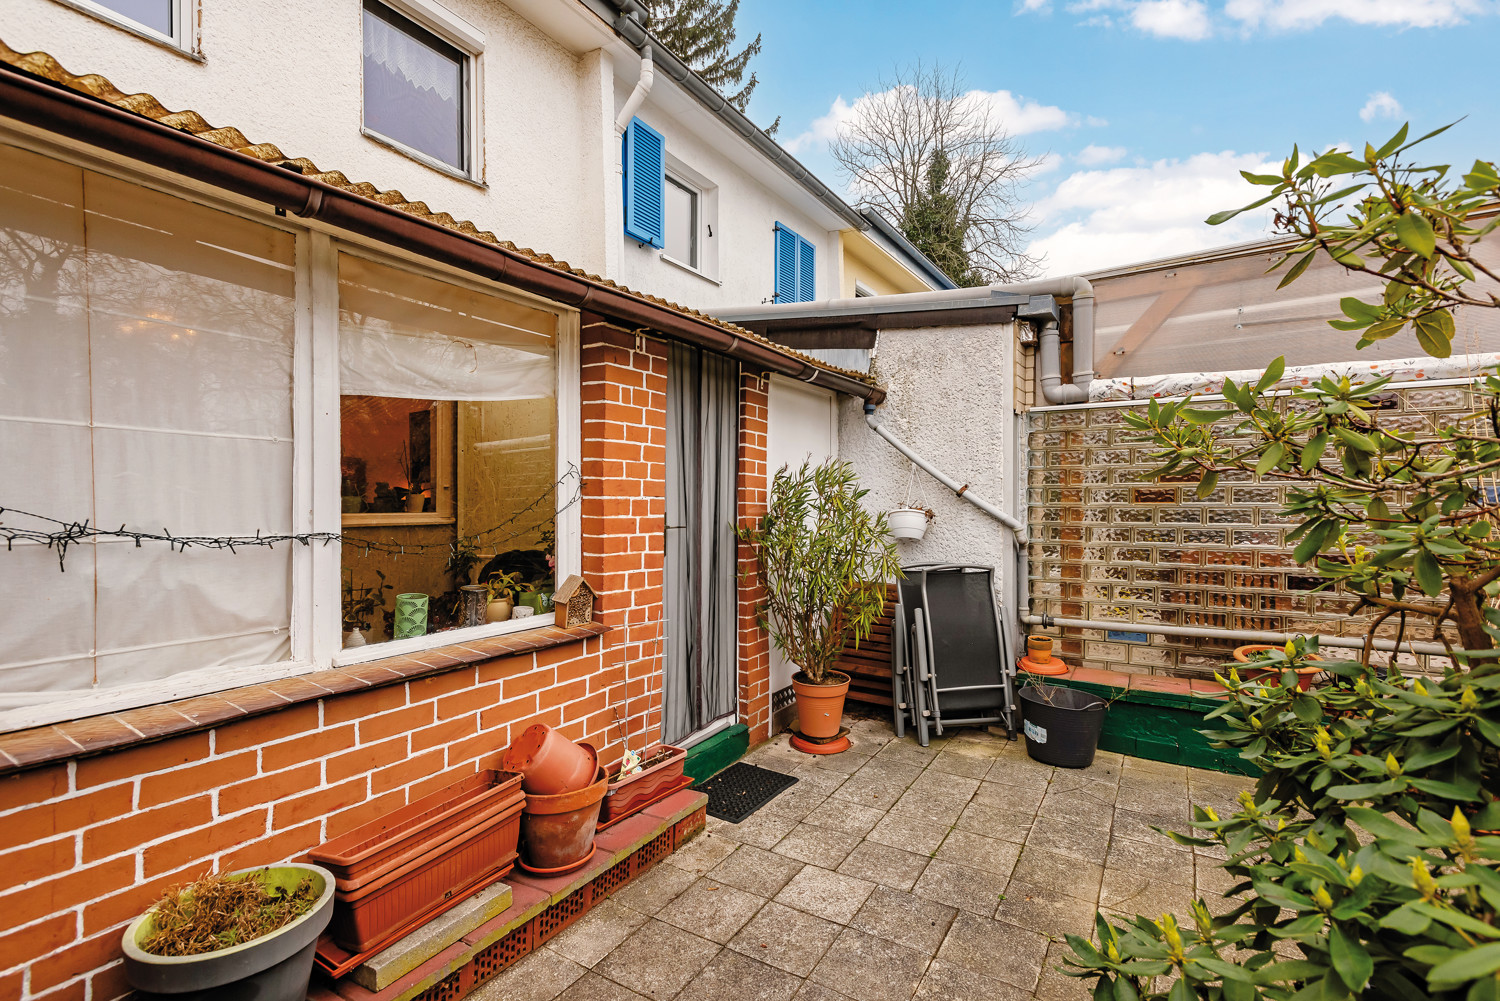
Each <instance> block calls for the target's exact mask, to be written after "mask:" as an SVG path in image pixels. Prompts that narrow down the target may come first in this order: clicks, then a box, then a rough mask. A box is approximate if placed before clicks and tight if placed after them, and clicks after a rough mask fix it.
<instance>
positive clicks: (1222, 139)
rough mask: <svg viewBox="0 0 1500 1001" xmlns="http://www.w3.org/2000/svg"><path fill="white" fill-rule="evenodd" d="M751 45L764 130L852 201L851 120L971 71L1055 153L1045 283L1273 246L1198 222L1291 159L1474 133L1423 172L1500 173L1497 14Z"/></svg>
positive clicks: (928, 31) (1125, 14)
mask: <svg viewBox="0 0 1500 1001" xmlns="http://www.w3.org/2000/svg"><path fill="white" fill-rule="evenodd" d="M739 30H740V33H741V38H742V39H745V38H751V37H754V35H755V34H756V33H757V32H759V33H761V34H762V35H763V36H764V39H765V50H764V51H763V52H762V54H761V55H760V56H759V57H758V58H757V60H756V61H755V62H754V64H753V66H754V68H755V70H756V72H757V73H758V74H759V77H760V81H761V82H760V86H759V88H758V89H757V90H756V92H755V97H754V100H753V101H752V103H751V106H750V117H751V118H752V119H754V120H755V121H757V122H759V123H761V124H766V123H769V122H770V121H771V120H772V119H774V118H775V117H776V116H777V115H781V116H782V120H781V131H780V132H779V134H778V139H779V140H780V141H781V142H782V143H783V144H784V145H786V146H788V148H790V149H791V150H792V151H793V152H794V153H796V155H797V156H798V157H799V158H800V159H802V160H803V162H805V163H806V164H807V165H808V166H809V167H811V168H813V169H814V170H815V171H816V172H817V173H818V174H819V175H820V176H822V177H823V178H824V179H825V180H826V181H827V182H828V183H830V184H831V185H833V186H834V187H836V188H840V189H842V188H843V187H844V179H843V178H842V177H840V176H839V173H838V170H837V169H836V167H835V165H834V163H833V161H832V160H831V159H830V158H829V156H828V155H827V137H828V135H829V134H830V132H831V130H832V129H833V128H834V127H835V126H836V122H837V120H838V118H839V116H840V115H841V114H848V113H849V112H848V109H849V108H851V107H853V106H854V102H855V101H856V100H857V99H858V98H859V96H860V95H861V94H863V93H864V92H865V91H866V90H867V89H873V88H875V87H876V86H877V85H878V83H879V80H880V77H881V75H882V74H883V73H888V71H889V70H890V69H891V68H892V67H893V66H895V65H897V64H905V63H909V62H911V61H913V60H916V59H922V60H924V61H927V62H932V61H935V60H936V61H941V62H943V63H945V64H948V65H955V64H956V65H958V66H959V67H960V69H961V70H962V73H963V76H964V79H965V82H966V84H967V85H968V87H970V88H972V89H974V90H978V91H983V92H986V93H988V94H990V95H991V96H990V98H989V99H990V100H991V101H992V103H993V106H994V107H995V108H996V109H998V110H1000V111H1001V112H1002V113H1003V114H1004V116H1005V117H1006V119H1007V120H1008V122H1009V123H1010V128H1011V131H1012V132H1014V133H1016V134H1017V135H1018V136H1019V137H1020V138H1021V140H1022V142H1023V143H1024V145H1025V147H1026V148H1027V151H1028V152H1030V153H1032V154H1034V155H1042V154H1046V164H1045V166H1044V167H1043V168H1042V170H1040V171H1039V172H1038V173H1037V174H1036V175H1035V176H1034V177H1033V179H1032V181H1031V183H1030V184H1029V185H1028V186H1027V187H1026V188H1025V189H1024V190H1023V198H1024V199H1026V200H1027V201H1028V202H1030V203H1031V204H1032V223H1033V225H1034V227H1035V228H1034V231H1033V234H1032V238H1033V245H1032V249H1033V251H1035V252H1042V253H1045V254H1046V255H1047V262H1046V264H1045V265H1044V268H1043V270H1044V272H1046V273H1050V274H1061V273H1067V272H1072V271H1079V270H1087V269H1091V268H1097V267H1105V266H1109V265H1113V264H1126V263H1131V262H1134V261H1141V260H1148V259H1151V258H1155V257H1163V256H1168V255H1171V254H1175V253H1182V252H1188V251H1192V250H1198V249H1202V248H1206V247H1212V246H1219V245H1223V244H1226V243H1233V242H1238V241H1240V240H1244V239H1252V238H1254V237H1256V236H1258V235H1262V234H1263V232H1264V229H1263V227H1264V217H1262V216H1256V217H1251V218H1246V217H1242V218H1241V219H1240V220H1237V221H1236V223H1235V224H1234V225H1233V226H1232V227H1218V228H1211V227H1207V226H1204V225H1202V222H1201V220H1202V219H1203V218H1204V217H1205V216H1207V215H1208V214H1209V213H1210V212H1213V211H1216V210H1218V209H1221V208H1228V207H1232V206H1237V205H1240V204H1243V203H1244V202H1247V201H1250V200H1251V198H1252V197H1254V196H1253V194H1252V192H1253V189H1252V188H1251V187H1250V186H1249V185H1248V184H1246V183H1245V182H1244V181H1243V180H1241V179H1240V177H1239V176H1238V173H1237V171H1238V170H1240V169H1246V168H1248V169H1255V168H1256V167H1257V166H1259V165H1261V164H1265V163H1267V162H1269V161H1271V160H1275V161H1277V162H1279V161H1280V159H1281V158H1282V157H1284V156H1285V155H1286V153H1287V152H1289V151H1290V149H1291V146H1292V143H1294V142H1297V143H1301V144H1302V146H1303V148H1309V147H1317V148H1323V147H1326V146H1329V145H1331V144H1334V143H1344V144H1349V143H1355V144H1359V145H1360V147H1361V148H1362V146H1363V143H1364V142H1365V141H1367V140H1374V141H1376V142H1377V143H1378V142H1380V141H1383V140H1384V139H1386V138H1388V137H1389V136H1390V134H1391V133H1392V132H1394V131H1395V129H1396V127H1398V126H1399V125H1400V123H1401V122H1402V121H1406V120H1410V121H1411V122H1412V127H1413V129H1420V130H1422V131H1429V130H1431V129H1433V128H1436V127H1437V126H1439V125H1442V124H1445V123H1447V122H1450V121H1453V120H1455V119H1458V118H1461V117H1463V116H1468V117H1467V118H1466V120H1465V121H1463V122H1462V123H1461V124H1459V125H1458V126H1457V127H1455V128H1454V129H1452V130H1450V131H1449V132H1448V133H1446V134H1445V135H1443V136H1441V137H1439V138H1438V139H1436V140H1433V141H1432V142H1431V143H1430V144H1429V148H1430V153H1429V154H1428V157H1427V158H1428V159H1429V160H1431V161H1432V162H1438V163H1458V164H1462V165H1463V166H1465V167H1467V165H1468V164H1469V163H1470V162H1472V161H1473V159H1474V158H1475V157H1483V158H1485V159H1489V160H1494V159H1496V158H1500V110H1497V107H1496V105H1497V98H1496V97H1495V95H1494V94H1493V88H1492V87H1490V86H1488V85H1487V84H1486V83H1485V82H1484V81H1486V80H1488V79H1490V78H1491V77H1492V74H1493V72H1494V69H1493V62H1494V59H1495V55H1496V53H1497V51H1500V46H1497V43H1500V0H999V2H993V3H986V2H982V0H948V2H944V3H909V2H891V0H885V2H881V0H866V2H862V3H833V2H825V0H819V2H812V0H742V3H741V6H740V17H739ZM1465 84H1467V86H1465Z"/></svg>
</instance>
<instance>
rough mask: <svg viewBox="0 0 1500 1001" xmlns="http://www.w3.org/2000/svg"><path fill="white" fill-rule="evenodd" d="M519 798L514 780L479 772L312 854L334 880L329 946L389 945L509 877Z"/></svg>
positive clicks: (355, 950)
mask: <svg viewBox="0 0 1500 1001" xmlns="http://www.w3.org/2000/svg"><path fill="white" fill-rule="evenodd" d="M524 800H525V796H524V794H523V793H522V790H521V776H520V775H516V774H513V773H511V772H509V771H484V772H480V773H479V774H477V775H474V776H471V777H470V778H467V779H464V780H463V781H461V782H456V783H454V784H453V785H451V786H448V787H447V788H445V789H443V790H441V791H440V792H436V793H433V794H432V795H431V796H427V797H424V798H423V799H419V800H417V801H416V802H414V803H411V804H409V805H407V806H405V807H403V808H402V809H400V810H397V811H395V812H394V813H391V814H388V815H386V816H384V817H381V818H380V819H379V820H373V821H371V822H370V823H368V824H365V825H364V826H362V827H357V828H355V829H354V830H353V831H350V832H349V833H348V834H346V835H344V836H343V837H340V838H335V839H334V840H332V841H329V842H326V843H325V844H323V845H320V846H319V847H317V848H315V849H313V850H312V851H311V852H309V853H308V855H309V856H311V857H312V859H313V860H314V861H316V862H318V863H320V864H321V865H323V866H324V867H325V868H327V869H328V870H329V871H331V872H332V873H333V875H334V877H335V882H334V885H335V887H336V891H335V894H334V899H335V901H336V906H335V908H334V912H333V921H332V923H331V924H330V926H329V931H330V932H331V933H332V934H333V938H334V941H335V942H337V943H338V944H339V945H340V946H341V947H343V948H344V949H347V950H349V951H350V952H352V953H362V952H366V951H369V950H371V949H374V948H377V947H379V946H381V945H384V944H388V943H389V942H390V941H393V940H394V939H395V938H396V937H399V935H401V934H404V932H405V931H408V930H410V929H411V928H412V927H414V926H416V925H417V924H420V923H422V922H423V921H425V920H428V919H430V918H432V917H433V916H435V915H436V914H438V913H441V912H442V911H443V910H445V909H446V908H447V907H449V906H451V905H452V904H453V903H456V902H457V901H459V900H462V899H463V898H464V897H465V896H466V895H467V893H468V892H472V891H474V890H478V889H480V888H481V887H483V886H487V885H489V884H490V883H493V882H494V881H495V880H497V879H499V878H500V877H502V876H504V875H505V874H506V873H508V872H510V870H511V867H512V866H513V865H514V864H515V861H516V842H517V839H518V838H519V836H520V827H521V809H522V805H523V802H524Z"/></svg>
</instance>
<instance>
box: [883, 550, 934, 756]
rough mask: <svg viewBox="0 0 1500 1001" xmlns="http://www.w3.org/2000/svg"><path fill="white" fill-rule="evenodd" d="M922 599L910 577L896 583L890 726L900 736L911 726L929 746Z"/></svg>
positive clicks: (925, 638)
mask: <svg viewBox="0 0 1500 1001" xmlns="http://www.w3.org/2000/svg"><path fill="white" fill-rule="evenodd" d="M921 600H922V591H921V587H920V585H919V584H917V583H915V582H914V581H912V580H911V579H910V578H908V579H906V580H902V581H899V582H897V585H896V613H895V615H894V616H892V618H891V723H892V725H893V726H894V727H895V730H896V736H898V737H904V736H905V735H906V727H907V724H908V723H910V725H911V727H912V729H913V730H916V731H917V740H918V741H920V742H921V744H922V746H923V747H926V746H927V741H928V735H927V720H928V717H927V711H926V700H925V699H924V698H923V686H924V685H925V684H926V680H927V667H926V665H927V637H926V632H925V630H923V629H922V625H921V619H922V610H921V608H920V603H921Z"/></svg>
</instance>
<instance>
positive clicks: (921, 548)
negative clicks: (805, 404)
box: [839, 324, 1024, 623]
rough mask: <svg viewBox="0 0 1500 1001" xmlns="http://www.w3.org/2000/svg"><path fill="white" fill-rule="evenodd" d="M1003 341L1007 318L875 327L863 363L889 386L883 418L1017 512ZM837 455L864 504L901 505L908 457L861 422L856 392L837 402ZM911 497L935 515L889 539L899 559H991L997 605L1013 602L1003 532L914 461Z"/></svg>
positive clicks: (920, 450) (1007, 537)
mask: <svg viewBox="0 0 1500 1001" xmlns="http://www.w3.org/2000/svg"><path fill="white" fill-rule="evenodd" d="M1013 345H1014V327H1013V326H1012V325H1011V324H992V325H987V326H974V327H927V328H921V329H917V330H882V331H880V333H879V337H878V341H877V343H876V346H875V356H874V365H873V369H874V374H875V377H876V379H877V380H879V382H880V383H881V384H882V385H884V386H885V387H886V391H887V393H888V394H889V396H888V397H887V400H886V402H885V403H884V404H883V405H882V406H881V407H880V408H879V410H878V411H877V413H878V414H879V415H880V418H881V421H882V424H883V426H885V427H886V428H887V429H888V430H890V431H891V433H893V434H894V435H896V437H898V438H900V439H901V440H902V441H904V442H905V443H906V444H907V445H909V446H910V447H911V448H912V449H913V450H914V451H915V452H916V453H917V454H918V455H921V456H922V457H923V458H925V459H927V460H928V461H929V462H931V463H932V464H933V465H935V466H936V467H937V468H938V469H940V470H942V471H943V472H944V473H946V474H947V475H949V476H951V477H953V478H954V479H955V480H957V481H959V482H960V483H968V484H970V488H971V489H972V490H974V491H975V492H977V493H978V494H979V495H980V496H982V497H984V498H985V499H986V500H988V501H990V502H991V503H993V504H996V505H997V506H999V507H1000V508H1001V509H1002V510H1004V511H1006V512H1007V513H1009V514H1013V515H1017V516H1018V517H1024V512H1018V510H1017V507H1016V501H1015V497H1016V495H1017V483H1016V480H1015V448H1016V427H1017V425H1016V418H1015V415H1014V413H1013V410H1014V402H1013V395H1014V384H1013V374H1012V367H1011V366H1012V360H1011V357H1010V353H1011V351H1012V350H1014V347H1013ZM839 455H840V457H841V458H843V459H845V460H846V461H848V462H851V463H853V465H854V468H855V471H856V472H857V473H858V474H859V478H860V483H861V485H862V486H864V487H867V488H868V489H869V491H870V493H869V495H868V496H867V497H866V499H865V500H866V503H867V504H868V505H869V506H870V508H872V509H873V510H879V511H889V510H890V509H892V508H895V507H900V506H902V505H903V502H904V500H905V495H906V483H907V476H908V471H909V470H910V468H911V463H910V462H909V461H907V459H906V458H905V457H904V456H902V455H901V453H899V452H897V451H896V450H895V448H893V447H892V446H891V445H890V444H889V443H888V442H887V441H886V440H885V439H883V438H881V437H880V436H879V435H877V434H875V432H873V431H872V430H870V429H869V428H868V427H867V426H866V425H865V415H864V403H863V401H862V400H852V399H847V398H846V399H843V400H842V401H841V404H840V425H839ZM924 495H925V496H924ZM912 503H913V506H916V507H930V508H932V509H933V510H934V511H935V512H936V513H937V517H936V518H935V519H934V520H933V521H932V522H931V523H930V524H929V525H928V528H927V535H926V536H925V537H924V538H923V539H921V540H920V541H909V540H902V541H898V542H897V543H896V548H897V551H898V553H899V554H900V557H901V562H902V563H903V564H911V563H937V562H945V563H947V562H951V563H965V564H977V565H984V566H993V567H994V568H995V570H996V580H997V581H998V582H999V588H1000V592H1001V595H1002V596H1003V599H1004V603H1005V605H1006V606H1009V608H1010V609H1012V610H1013V609H1014V607H1015V606H1014V596H1015V574H1016V555H1015V554H1016V549H1015V544H1014V542H1013V537H1012V536H1011V533H1010V532H1009V531H1008V530H1007V529H1006V528H1005V527H1004V526H1003V525H1001V524H1000V523H999V522H997V521H995V520H994V519H992V518H990V517H989V516H988V515H986V514H985V513H984V512H982V511H980V510H979V509H978V508H976V507H974V506H973V505H972V504H969V503H967V502H965V501H962V500H960V499H958V498H957V497H956V496H954V494H953V492H952V491H951V490H948V489H947V488H946V487H944V486H943V485H942V484H940V483H938V482H937V481H936V480H934V479H933V478H932V477H930V476H928V475H927V474H926V473H924V472H922V471H921V470H920V469H919V470H917V472H916V476H915V478H914V480H913V488H912ZM1002 621H1004V622H1007V623H1010V622H1012V621H1013V613H1012V612H1009V611H1007V612H1006V614H1004V615H1002Z"/></svg>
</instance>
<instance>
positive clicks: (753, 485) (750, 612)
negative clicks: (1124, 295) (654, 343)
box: [737, 371, 771, 746]
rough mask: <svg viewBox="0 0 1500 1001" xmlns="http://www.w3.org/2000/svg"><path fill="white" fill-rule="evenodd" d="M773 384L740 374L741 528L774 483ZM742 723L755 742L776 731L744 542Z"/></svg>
mask: <svg viewBox="0 0 1500 1001" xmlns="http://www.w3.org/2000/svg"><path fill="white" fill-rule="evenodd" d="M769 392H770V387H769V383H768V379H767V376H766V375H765V374H764V373H757V372H750V371H742V372H741V373H740V441H739V451H740V454H739V460H740V465H739V489H738V494H739V496H738V499H737V500H738V505H737V506H738V508H739V511H738V521H739V524H740V525H741V526H742V527H748V526H749V525H751V524H753V523H754V522H755V521H756V520H757V519H758V518H760V516H761V515H763V514H765V511H766V501H767V495H768V491H769V488H770V484H769V482H768V479H767V477H768V475H769V474H768V472H767V470H766V461H767V460H766V430H767V429H766V417H767V412H768V407H769V396H768V394H769ZM738 559H739V571H740V602H739V605H740V607H739V620H740V624H739V628H740V636H739V641H740V642H739V649H740V655H739V657H740V665H739V673H740V678H739V692H740V722H742V723H745V724H746V725H747V726H749V727H750V743H751V745H752V746H753V745H755V744H758V743H760V742H761V741H763V740H765V739H767V738H768V737H769V736H770V735H771V732H770V731H771V641H770V637H769V636H768V635H767V634H766V632H765V630H763V629H761V627H760V623H759V622H758V621H757V619H756V614H755V608H756V605H758V604H759V602H760V598H761V590H760V587H759V585H758V584H756V583H755V556H754V553H753V552H752V551H751V549H750V547H749V546H746V545H744V544H743V543H741V544H740V546H739V553H738Z"/></svg>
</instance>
